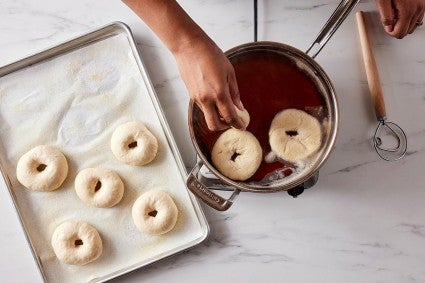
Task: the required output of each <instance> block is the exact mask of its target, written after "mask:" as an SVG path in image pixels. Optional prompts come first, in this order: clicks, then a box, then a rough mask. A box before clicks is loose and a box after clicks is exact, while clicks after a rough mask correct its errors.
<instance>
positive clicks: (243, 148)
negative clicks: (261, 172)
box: [211, 128, 263, 181]
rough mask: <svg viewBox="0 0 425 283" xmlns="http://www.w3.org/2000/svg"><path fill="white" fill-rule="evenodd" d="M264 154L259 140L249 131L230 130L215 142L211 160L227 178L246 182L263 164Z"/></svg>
mask: <svg viewBox="0 0 425 283" xmlns="http://www.w3.org/2000/svg"><path fill="white" fill-rule="evenodd" d="M262 157H263V152H262V149H261V146H260V143H259V142H258V140H257V138H256V137H255V136H254V135H253V134H252V133H250V132H248V131H241V130H238V129H233V128H231V129H228V130H226V131H225V132H224V133H222V134H221V135H220V137H219V138H218V139H217V141H216V142H215V144H214V146H213V149H212V152H211V159H212V162H213V164H214V166H215V167H216V168H217V169H218V170H219V171H220V172H221V173H222V174H223V175H224V176H226V177H228V178H230V179H232V180H236V181H245V180H247V179H249V178H250V177H252V175H254V173H255V172H256V171H257V169H258V167H259V166H260V164H261V161H262Z"/></svg>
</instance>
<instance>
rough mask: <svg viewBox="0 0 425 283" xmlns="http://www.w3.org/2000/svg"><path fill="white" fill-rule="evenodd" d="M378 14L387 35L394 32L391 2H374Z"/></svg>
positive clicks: (381, 0) (383, 0) (382, 0)
mask: <svg viewBox="0 0 425 283" xmlns="http://www.w3.org/2000/svg"><path fill="white" fill-rule="evenodd" d="M376 5H377V6H378V9H379V13H380V14H381V23H382V25H383V26H384V29H385V31H386V32H387V33H391V32H392V31H393V30H394V23H395V14H394V9H393V6H392V4H391V1H388V0H376Z"/></svg>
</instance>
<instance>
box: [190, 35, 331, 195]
mask: <svg viewBox="0 0 425 283" xmlns="http://www.w3.org/2000/svg"><path fill="white" fill-rule="evenodd" d="M259 48H261V49H266V48H268V49H269V50H276V51H284V52H286V53H288V54H289V55H291V57H294V55H295V56H297V57H299V58H301V59H302V60H303V61H304V62H306V63H307V65H308V66H309V67H311V70H312V71H313V72H314V73H315V74H316V76H319V79H320V80H321V81H323V82H324V85H325V86H326V88H327V89H326V91H325V95H327V96H328V99H329V104H330V106H331V109H328V111H329V114H330V115H329V116H330V120H331V121H332V127H331V131H330V134H329V136H328V142H327V144H326V146H325V148H324V149H323V150H322V153H321V156H322V157H321V158H320V160H318V161H316V162H314V163H313V164H312V166H311V168H310V169H309V172H308V173H306V174H304V175H302V176H300V177H298V178H297V177H295V178H293V179H292V180H291V181H289V182H288V183H286V184H284V185H282V184H281V183H278V182H277V183H276V184H275V185H272V184H270V185H252V184H249V183H246V182H241V181H234V180H232V179H230V178H227V177H226V176H224V175H222V174H221V173H220V172H219V171H218V170H217V169H215V167H214V166H213V165H212V164H210V162H209V161H208V159H207V157H206V156H205V155H204V154H203V152H202V150H201V148H200V147H199V145H198V143H197V141H196V138H195V133H194V129H193V115H192V114H193V108H194V106H195V101H193V100H192V99H190V102H189V109H188V126H189V134H190V138H191V141H192V144H193V146H194V147H195V150H196V153H197V155H198V157H199V158H200V159H201V160H202V162H203V164H204V165H205V166H206V167H207V168H208V169H209V170H210V171H211V172H212V173H213V174H214V175H215V176H216V177H217V178H219V179H220V180H221V181H223V182H224V183H226V184H227V185H230V186H233V187H235V188H236V189H239V190H241V191H248V192H259V193H269V192H277V191H283V190H289V189H291V188H294V187H296V186H299V185H302V184H303V183H304V182H306V181H307V180H308V179H310V178H311V177H312V176H313V175H314V174H315V173H316V172H317V171H318V170H319V169H320V168H321V167H322V166H323V164H324V163H325V162H326V160H327V159H328V158H329V155H330V152H331V151H332V150H333V147H334V145H335V142H336V137H337V135H338V129H339V106H338V100H337V97H336V94H335V88H334V86H333V84H332V82H331V80H330V79H329V77H328V75H327V74H326V72H325V71H324V70H323V68H322V67H321V66H320V65H319V64H318V63H317V62H316V61H315V60H314V59H313V58H312V57H310V56H309V55H307V54H306V53H305V52H303V51H301V50H299V49H297V48H295V47H293V46H290V45H287V44H284V43H279V42H273V41H257V42H250V43H244V44H241V45H238V46H235V47H233V48H231V49H229V50H227V51H226V52H224V54H225V55H226V56H227V57H228V58H229V59H230V58H231V57H232V56H235V55H236V54H240V53H243V52H248V51H250V50H256V49H259Z"/></svg>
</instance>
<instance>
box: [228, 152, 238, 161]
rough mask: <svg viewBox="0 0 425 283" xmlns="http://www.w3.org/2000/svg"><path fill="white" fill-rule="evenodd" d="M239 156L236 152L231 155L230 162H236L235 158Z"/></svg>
mask: <svg viewBox="0 0 425 283" xmlns="http://www.w3.org/2000/svg"><path fill="white" fill-rule="evenodd" d="M239 155H240V154H239V153H237V152H235V153H233V154H232V156H231V157H230V160H232V161H235V160H236V158H237V157H238V156H239Z"/></svg>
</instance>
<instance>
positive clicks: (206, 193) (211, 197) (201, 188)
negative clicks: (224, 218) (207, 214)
mask: <svg viewBox="0 0 425 283" xmlns="http://www.w3.org/2000/svg"><path fill="white" fill-rule="evenodd" d="M201 167H202V161H198V162H197V163H196V165H195V167H194V168H193V169H192V171H190V173H189V176H188V177H187V180H186V185H187V187H188V189H189V190H190V191H191V192H192V193H194V194H195V195H196V196H197V197H199V198H200V199H202V201H203V202H205V203H206V204H208V205H209V206H211V207H212V208H214V209H216V210H218V211H225V210H228V209H229V208H230V207H231V206H232V204H233V201H234V200H235V198H236V197H237V196H238V195H239V193H240V190H238V189H234V190H233V193H232V195H231V196H230V198H229V199H225V198H223V197H221V196H219V195H217V194H216V193H214V192H212V191H211V190H210V189H208V188H207V187H206V186H205V185H204V184H203V183H202V182H200V181H199V180H198V177H197V175H198V173H199V170H200V169H201Z"/></svg>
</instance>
